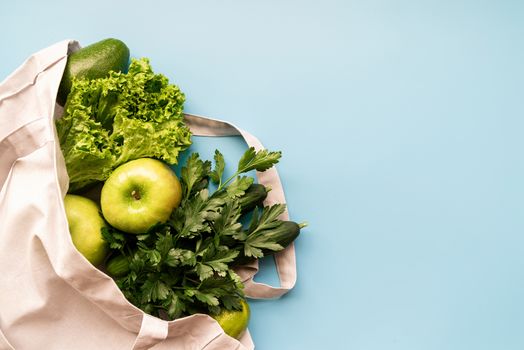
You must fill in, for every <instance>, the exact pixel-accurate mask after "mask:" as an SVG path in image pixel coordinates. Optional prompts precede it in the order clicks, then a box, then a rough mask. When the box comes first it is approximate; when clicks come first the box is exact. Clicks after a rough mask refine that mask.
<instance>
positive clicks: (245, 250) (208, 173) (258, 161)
mask: <svg viewBox="0 0 524 350" xmlns="http://www.w3.org/2000/svg"><path fill="white" fill-rule="evenodd" d="M280 157H281V153H280V152H270V151H267V150H261V151H258V152H257V151H255V149H254V148H249V149H248V150H247V151H246V152H245V153H244V155H243V156H242V157H241V159H240V160H239V162H238V167H237V171H236V172H235V173H234V174H233V175H232V176H231V177H229V178H227V179H223V177H224V176H223V175H224V169H225V161H224V157H223V155H222V154H221V153H220V152H219V151H218V150H217V151H215V155H214V167H212V163H211V162H210V161H208V160H206V161H204V160H202V159H200V157H199V155H198V153H193V154H191V155H190V157H189V158H188V160H187V163H186V164H185V166H184V167H183V168H182V169H181V176H180V182H181V185H182V201H181V204H180V206H179V207H178V208H177V209H175V210H174V211H173V213H172V215H171V218H170V220H169V221H168V222H166V223H162V224H158V225H156V226H154V227H152V228H151V229H150V230H149V231H148V232H147V233H146V234H143V235H130V234H126V233H124V232H120V231H118V230H116V229H115V228H112V227H109V228H107V229H104V232H103V236H104V239H105V240H106V241H108V243H109V246H110V248H111V249H112V250H113V256H116V258H113V259H120V262H123V263H124V264H123V265H122V264H121V267H120V271H118V274H117V273H115V274H114V275H115V281H116V283H117V285H118V287H119V288H120V289H121V290H122V292H123V293H124V295H125V296H126V298H127V299H128V300H129V301H130V302H131V303H133V304H134V305H136V306H137V307H139V308H141V309H142V310H144V311H145V312H147V313H149V314H152V315H155V316H158V317H162V318H167V319H176V318H179V317H183V316H187V315H191V314H194V313H208V314H218V313H219V312H220V311H221V309H222V308H225V309H228V310H232V309H235V310H238V309H240V308H241V304H240V302H241V300H242V298H243V297H244V293H243V284H242V281H241V280H240V278H239V276H238V275H237V274H236V273H235V271H234V270H233V267H234V266H235V265H236V264H238V263H239V262H242V261H245V260H246V259H250V258H260V257H262V256H264V254H268V253H271V252H276V251H279V250H282V249H284V246H282V245H281V244H279V242H278V239H277V238H278V237H277V235H276V231H275V230H278V228H279V227H280V226H281V225H282V223H283V221H281V220H279V219H278V217H279V216H280V215H281V214H282V213H283V212H284V210H285V206H284V205H282V204H276V205H273V206H268V207H265V208H263V209H262V210H261V212H259V210H258V209H256V208H255V209H254V210H253V214H252V219H251V221H250V223H249V225H248V227H244V226H243V224H242V223H241V221H240V218H241V217H242V216H243V215H244V214H245V213H244V211H243V210H242V205H241V203H242V200H243V198H244V197H246V191H248V189H249V188H250V187H251V186H253V182H254V178H253V177H250V176H246V175H242V174H245V173H247V172H249V171H252V170H257V171H265V170H267V169H269V168H271V167H272V166H274V165H275V164H276V163H278V160H279V159H280ZM210 180H211V181H213V182H214V183H215V184H216V185H217V189H216V190H215V191H214V192H213V193H210V191H209V189H208V186H209V181H210ZM108 270H109V269H108ZM116 275H118V277H116Z"/></svg>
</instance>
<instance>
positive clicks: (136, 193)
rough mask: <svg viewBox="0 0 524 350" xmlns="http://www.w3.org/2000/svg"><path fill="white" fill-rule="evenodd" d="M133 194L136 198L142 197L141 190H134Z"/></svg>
mask: <svg viewBox="0 0 524 350" xmlns="http://www.w3.org/2000/svg"><path fill="white" fill-rule="evenodd" d="M131 196H132V197H133V198H134V199H136V200H139V199H140V192H138V191H137V190H133V192H131Z"/></svg>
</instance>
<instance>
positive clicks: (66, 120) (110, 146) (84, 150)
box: [56, 58, 191, 191]
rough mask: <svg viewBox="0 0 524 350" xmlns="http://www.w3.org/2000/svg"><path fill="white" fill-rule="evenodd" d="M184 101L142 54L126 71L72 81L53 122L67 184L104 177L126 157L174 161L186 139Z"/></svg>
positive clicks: (77, 184) (188, 140) (79, 184)
mask: <svg viewBox="0 0 524 350" xmlns="http://www.w3.org/2000/svg"><path fill="white" fill-rule="evenodd" d="M184 101H185V97H184V94H183V93H182V92H181V91H180V89H179V88H178V87H177V86H175V85H172V84H169V81H168V79H167V78H166V77H165V76H163V75H161V74H155V73H154V72H153V71H152V69H151V66H150V64H149V61H148V59H146V58H142V59H140V60H132V62H131V65H130V67H129V72H128V73H127V74H124V73H117V72H111V73H110V76H109V77H107V78H101V79H94V80H74V81H73V86H72V88H71V92H70V93H69V95H68V99H67V102H66V104H65V107H64V115H63V117H62V118H60V119H58V120H57V121H56V127H57V132H58V137H59V140H60V146H61V148H62V152H63V154H64V157H65V162H66V167H67V172H68V175H69V179H70V189H71V190H73V191H74V190H77V189H80V188H82V187H84V186H86V185H88V184H90V183H93V182H96V181H104V180H105V179H106V178H107V177H108V176H109V174H110V173H111V171H112V170H113V169H115V168H116V167H117V166H119V165H121V164H123V163H125V162H127V161H129V160H132V159H137V158H144V157H152V158H158V159H162V160H164V161H165V162H167V163H169V164H177V159H178V155H179V153H180V152H181V151H183V150H184V149H186V148H187V147H188V146H189V145H190V144H191V133H190V131H189V129H188V128H187V127H186V126H185V124H184V121H183V116H182V111H183V104H184Z"/></svg>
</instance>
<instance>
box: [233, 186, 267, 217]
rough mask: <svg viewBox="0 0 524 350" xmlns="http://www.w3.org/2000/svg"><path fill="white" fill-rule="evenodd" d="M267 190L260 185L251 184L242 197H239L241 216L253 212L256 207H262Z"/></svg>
mask: <svg viewBox="0 0 524 350" xmlns="http://www.w3.org/2000/svg"><path fill="white" fill-rule="evenodd" d="M269 190H270V189H269V188H268V187H266V186H264V185H261V184H252V185H251V186H249V187H248V189H247V190H246V191H245V193H244V195H243V196H242V197H240V200H239V203H240V211H241V212H242V214H245V213H247V212H248V211H250V210H253V209H254V208H255V207H256V206H259V205H262V203H263V202H264V200H265V199H266V197H267V193H268V192H269Z"/></svg>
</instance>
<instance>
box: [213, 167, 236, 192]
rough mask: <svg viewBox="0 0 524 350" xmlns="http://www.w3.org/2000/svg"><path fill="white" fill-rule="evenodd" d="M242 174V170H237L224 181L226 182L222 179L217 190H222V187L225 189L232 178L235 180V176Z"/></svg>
mask: <svg viewBox="0 0 524 350" xmlns="http://www.w3.org/2000/svg"><path fill="white" fill-rule="evenodd" d="M240 174H241V172H240V171H237V172H236V173H234V174H233V175H232V176H230V177H229V178H228V179H227V180H226V181H224V182H222V181H220V184H219V185H218V188H217V191H220V190H221V189H223V188H224V187H225V186H227V184H228V183H230V182H231V180H233V179H234V178H235V177H237V176H238V175H240Z"/></svg>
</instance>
